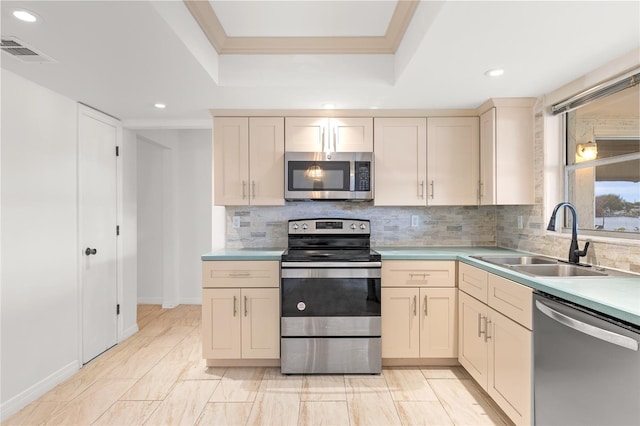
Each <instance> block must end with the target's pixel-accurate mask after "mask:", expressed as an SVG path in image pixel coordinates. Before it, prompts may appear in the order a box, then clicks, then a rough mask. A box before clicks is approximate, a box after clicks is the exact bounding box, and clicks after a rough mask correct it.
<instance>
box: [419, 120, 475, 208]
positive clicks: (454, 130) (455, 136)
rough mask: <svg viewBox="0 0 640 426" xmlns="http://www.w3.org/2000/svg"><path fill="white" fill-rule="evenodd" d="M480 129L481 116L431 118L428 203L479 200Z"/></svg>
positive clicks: (460, 203) (469, 203)
mask: <svg viewBox="0 0 640 426" xmlns="http://www.w3.org/2000/svg"><path fill="white" fill-rule="evenodd" d="M478 133H479V121H478V117H433V118H428V119H427V182H428V186H429V190H428V194H429V196H428V199H427V204H428V205H432V206H475V205H477V204H478V181H479V167H480V165H479V164H480V158H479V157H480V154H479V135H478Z"/></svg>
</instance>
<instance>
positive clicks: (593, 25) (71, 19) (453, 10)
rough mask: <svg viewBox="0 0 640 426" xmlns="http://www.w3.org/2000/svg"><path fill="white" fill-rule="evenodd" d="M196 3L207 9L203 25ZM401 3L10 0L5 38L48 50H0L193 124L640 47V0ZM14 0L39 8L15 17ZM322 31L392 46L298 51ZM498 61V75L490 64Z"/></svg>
mask: <svg viewBox="0 0 640 426" xmlns="http://www.w3.org/2000/svg"><path fill="white" fill-rule="evenodd" d="M194 3H196V7H198V6H200V8H201V9H202V8H203V9H210V10H211V11H213V13H209V14H208V15H206V16H205V18H206V19H205V23H204V24H203V22H202V16H199V15H198V14H197V13H196V14H195V15H196V17H199V18H200V20H201V21H200V22H199V21H197V20H196V19H195V18H194V14H193V13H192V12H193V7H192V6H193V4H194ZM198 3H200V4H199V5H198ZM396 3H397V2H396V1H391V0H376V1H365V0H355V1H329V0H303V1H269V0H266V1H264V0H263V1H258V2H251V1H239V0H237V1H213V2H206V1H200V2H194V1H191V2H188V4H185V3H184V2H182V1H176V0H173V1H171V0H170V1H149V0H141V1H95V0H94V1H52V0H47V1H4V0H3V1H2V2H0V8H1V9H2V21H1V26H0V31H1V33H2V36H3V38H4V37H5V36H14V37H17V38H18V39H19V40H21V41H22V42H23V43H24V44H25V45H26V46H28V47H30V48H32V49H34V50H37V51H39V52H41V53H42V54H44V55H46V56H48V57H50V58H51V59H53V61H52V62H48V63H25V62H21V61H19V60H18V59H16V58H14V57H13V56H11V55H9V54H7V53H2V55H0V57H1V58H0V59H1V65H2V69H3V70H9V71H11V72H14V73H16V74H19V75H21V76H24V77H25V78H27V79H29V80H32V81H34V82H36V83H38V84H41V85H43V86H45V87H48V88H50V89H52V90H54V91H57V92H59V93H61V94H63V95H65V96H67V97H70V98H72V99H74V100H77V101H79V102H83V103H85V104H88V105H90V106H93V107H95V108H97V109H100V110H102V111H104V112H106V113H108V114H111V115H113V116H116V117H118V118H120V119H122V120H123V121H124V123H125V125H126V126H129V127H134V128H135V127H139V128H143V127H158V128H162V127H164V128H188V127H202V126H208V125H209V123H210V119H209V112H208V110H209V109H318V108H322V106H323V104H327V103H331V104H334V105H335V107H336V108H339V109H369V108H380V109H416V108H417V109H466V108H476V107H477V106H478V105H480V104H481V103H482V102H484V101H485V100H487V99H488V98H490V97H512V96H515V97H519V96H534V97H537V96H540V95H543V94H545V93H549V92H550V91H552V90H554V89H556V88H558V87H560V86H562V85H564V84H566V83H568V82H570V81H572V80H574V79H576V78H578V77H580V76H582V75H583V74H585V73H587V72H589V71H591V70H593V69H595V68H598V67H599V66H601V65H603V64H606V63H608V62H610V61H611V60H613V59H615V58H618V57H620V56H622V55H624V54H626V53H628V52H630V51H632V50H634V49H638V48H640V2H638V1H622V2H613V1H567V2H562V1H533V2H529V1H468V2H465V1H454V0H449V1H444V2H440V1H422V2H419V4H417V7H415V10H413V11H412V13H411V14H410V15H409V16H408V17H406V16H405V17H404V18H402V19H396V20H395V21H394V15H395V12H396V9H397V4H396ZM18 7H22V8H26V9H29V10H31V11H33V12H35V13H36V14H37V15H38V16H39V17H40V18H41V20H40V21H38V22H36V23H35V24H26V23H23V22H20V21H18V20H16V19H14V18H13V16H12V15H11V12H12V11H13V9H15V8H18ZM212 15H213V16H214V17H215V19H217V20H218V24H219V25H218V26H217V30H214V31H217V32H218V33H219V34H218V36H219V37H220V38H221V39H222V40H223V41H225V40H226V42H229V40H231V41H230V42H229V43H231V47H234V46H235V47H237V46H238V44H239V45H240V46H241V47H242V48H243V49H248V48H250V49H252V50H244V51H243V53H239V52H238V51H233V50H228V51H225V50H224V49H222V50H221V49H220V47H219V46H217V47H216V46H215V44H214V43H213V42H212V36H211V34H207V33H206V32H205V31H203V28H216V25H215V23H214V24H212V23H211V19H212V17H211V16H212ZM394 22H395V23H394ZM212 25H213V27H212ZM221 30H222V33H220V31H221ZM398 32H400V36H399V38H398V40H397V42H396V43H395V46H394V45H393V43H392V41H393V39H394V37H396V38H397V37H398V36H397V34H398ZM394 34H395V35H394ZM336 40H337V41H338V43H335V41H336ZM371 40H374V42H373V43H372V42H371ZM327 42H328V43H329V46H334V47H335V48H337V49H340V48H346V47H347V45H348V44H349V43H355V45H356V46H358V45H359V44H360V45H365V46H369V47H370V46H374V47H375V46H381V45H384V46H385V49H386V50H385V49H382V51H381V52H374V51H368V53H344V52H341V53H328V52H330V51H323V52H325V53H300V52H304V50H296V49H306V48H308V46H318V45H323V43H327ZM278 43H280V44H278ZM314 43H315V44H314ZM385 43H387V44H385ZM247 46H249V47H247ZM274 46H275V47H274ZM389 46H391V47H389ZM274 48H276V49H279V50H278V51H277V53H270V54H261V53H260V51H261V50H260V49H263V50H262V52H267V51H268V50H269V49H274ZM325 48H326V45H325ZM349 48H352V47H349ZM335 51H338V52H340V50H335ZM496 67H500V68H503V69H504V70H505V73H504V75H503V76H502V77H499V78H489V77H487V76H485V75H484V73H485V71H487V70H488V69H491V68H496ZM156 102H163V103H166V104H167V108H166V109H164V110H158V109H155V108H154V107H153V105H154V103H156Z"/></svg>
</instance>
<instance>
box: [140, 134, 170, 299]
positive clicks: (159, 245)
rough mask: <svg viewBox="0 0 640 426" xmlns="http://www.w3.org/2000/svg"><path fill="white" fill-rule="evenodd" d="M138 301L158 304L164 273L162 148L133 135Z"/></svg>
mask: <svg viewBox="0 0 640 426" xmlns="http://www.w3.org/2000/svg"><path fill="white" fill-rule="evenodd" d="M136 145H137V156H138V157H137V176H138V180H137V184H138V186H137V194H138V197H137V199H138V211H137V226H138V249H139V253H138V297H137V301H138V303H148V304H160V305H161V304H162V302H163V299H162V297H163V294H164V290H163V283H164V278H163V277H164V274H163V268H162V267H161V265H163V264H164V258H163V252H164V239H165V238H164V227H163V225H164V220H163V217H162V214H160V213H161V212H162V206H163V191H162V189H163V176H164V168H163V160H162V157H163V155H162V154H163V151H164V150H165V148H163V147H162V146H161V145H158V144H155V143H153V142H151V141H148V140H146V139H144V138H140V137H139V138H137V144H136Z"/></svg>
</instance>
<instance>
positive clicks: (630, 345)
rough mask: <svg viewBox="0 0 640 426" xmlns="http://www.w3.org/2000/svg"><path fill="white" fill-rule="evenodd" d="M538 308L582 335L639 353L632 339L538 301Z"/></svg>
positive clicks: (636, 343)
mask: <svg viewBox="0 0 640 426" xmlns="http://www.w3.org/2000/svg"><path fill="white" fill-rule="evenodd" d="M536 308H538V310H539V311H540V312H542V313H543V314H545V315H546V316H548V317H549V318H551V319H552V320H554V321H557V322H559V323H560V324H562V325H565V326H567V327H569V328H573V329H574V330H576V331H579V332H580V333H584V334H587V335H589V336H591V337H595V338H596V339H600V340H603V341H605V342H608V343H611V344H614V345H617V346H622V347H623V348H627V349H631V350H632V351H636V352H637V351H638V342H637V341H636V340H635V339H632V338H631V337H627V336H623V335H622V334H618V333H614V332H612V331H609V330H604V329H602V328H599V327H595V326H593V325H591V324H587V323H584V322H582V321H578V320H577V319H575V318H571V317H570V316H568V315H565V314H562V313H560V312H558V311H556V310H554V309H551V308H550V307H548V306H547V305H545V304H544V303H542V302H540V301H539V300H536Z"/></svg>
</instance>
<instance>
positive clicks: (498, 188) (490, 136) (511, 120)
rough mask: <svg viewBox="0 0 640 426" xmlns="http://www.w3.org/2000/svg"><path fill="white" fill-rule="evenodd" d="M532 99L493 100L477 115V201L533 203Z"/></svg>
mask: <svg viewBox="0 0 640 426" xmlns="http://www.w3.org/2000/svg"><path fill="white" fill-rule="evenodd" d="M534 101H535V100H532V99H529V98H525V99H515V100H514V99H508V100H500V99H495V100H492V101H491V103H490V105H495V106H493V107H491V108H489V109H488V110H487V111H485V112H484V113H483V114H482V115H481V116H480V204H482V205H493V204H498V205H500V204H534V201H535V200H534V178H533V166H534V160H535V158H534V149H533V104H534Z"/></svg>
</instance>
